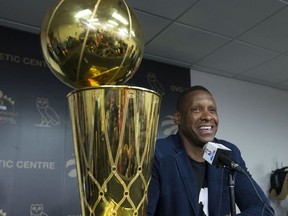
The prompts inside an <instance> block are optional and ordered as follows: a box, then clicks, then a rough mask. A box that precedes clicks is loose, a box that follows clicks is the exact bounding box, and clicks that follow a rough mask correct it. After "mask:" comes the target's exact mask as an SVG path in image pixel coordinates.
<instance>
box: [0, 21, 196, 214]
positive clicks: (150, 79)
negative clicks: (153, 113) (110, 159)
mask: <svg viewBox="0 0 288 216" xmlns="http://www.w3.org/2000/svg"><path fill="white" fill-rule="evenodd" d="M0 30H1V34H0V216H20V215H21V216H46V215H49V216H80V215H81V209H80V201H79V192H78V186H77V178H76V170H75V160H74V149H73V140H72V129H71V121H70V115H69V110H68V101H67V94H68V93H69V92H71V91H72V89H71V88H70V87H68V86H66V85H65V84H64V83H62V82H61V81H60V80H58V79H57V78H56V77H55V76H54V75H53V74H52V72H51V71H50V70H49V68H48V67H47V65H46V63H45V61H44V60H43V57H42V51H41V47H40V36H39V35H36V34H31V33H27V32H22V31H17V30H13V29H9V28H5V27H0ZM126 84H127V85H133V86H139V87H145V88H148V89H151V90H154V91H157V92H158V93H159V94H160V95H161V96H162V103H161V111H160V119H159V127H158V137H165V136H167V135H169V134H171V133H175V131H176V130H177V127H176V126H175V124H174V122H173V118H172V114H173V112H174V111H175V104H176V98H177V96H178V94H179V93H181V92H182V91H183V90H184V89H185V88H187V87H189V86H190V70H189V69H188V68H181V67H177V66H172V65H168V64H163V63H159V62H155V61H151V60H147V59H143V61H142V63H141V65H140V68H139V69H138V71H137V72H136V74H135V75H134V77H133V78H132V79H131V80H129V81H128V82H127V83H126Z"/></svg>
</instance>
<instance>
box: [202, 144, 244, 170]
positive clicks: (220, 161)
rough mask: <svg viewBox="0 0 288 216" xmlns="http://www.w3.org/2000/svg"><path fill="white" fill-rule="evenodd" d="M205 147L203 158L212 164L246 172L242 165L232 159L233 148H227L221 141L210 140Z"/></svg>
mask: <svg viewBox="0 0 288 216" xmlns="http://www.w3.org/2000/svg"><path fill="white" fill-rule="evenodd" d="M203 149H204V154H203V158H204V159H205V160H206V161H207V162H208V163H210V164H211V165H215V166H226V167H228V168H229V169H231V170H235V171H238V172H240V173H244V171H243V169H242V167H240V166H239V165H238V164H237V163H235V162H234V161H233V160H231V158H230V154H231V149H229V148H227V147H226V146H224V145H222V144H219V143H213V142H208V143H207V144H205V145H204V147H203Z"/></svg>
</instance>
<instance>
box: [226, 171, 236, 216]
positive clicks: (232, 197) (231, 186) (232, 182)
mask: <svg viewBox="0 0 288 216" xmlns="http://www.w3.org/2000/svg"><path fill="white" fill-rule="evenodd" d="M226 168H227V170H228V175H229V176H228V187H229V194H230V210H231V216H236V205H235V192H234V187H235V180H234V170H232V169H230V168H228V167H226Z"/></svg>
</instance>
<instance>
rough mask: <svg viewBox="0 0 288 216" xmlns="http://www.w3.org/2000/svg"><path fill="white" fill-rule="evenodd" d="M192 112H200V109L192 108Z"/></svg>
mask: <svg viewBox="0 0 288 216" xmlns="http://www.w3.org/2000/svg"><path fill="white" fill-rule="evenodd" d="M192 112H200V109H199V108H197V107H195V108H192Z"/></svg>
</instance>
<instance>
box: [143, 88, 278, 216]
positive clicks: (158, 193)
mask: <svg viewBox="0 0 288 216" xmlns="http://www.w3.org/2000/svg"><path fill="white" fill-rule="evenodd" d="M174 121H175V123H176V124H177V125H178V133H177V134H176V135H170V136H168V137H167V138H164V139H159V140H157V143H156V149H155V157H154V163H153V170H152V179H151V182H150V186H149V194H148V207H147V215H149V216H152V215H153V216H208V215H209V216H226V215H227V216H228V215H231V211H230V201H229V200H230V195H229V187H228V176H229V175H228V170H227V169H226V168H224V167H216V166H212V165H210V164H208V163H207V162H205V160H204V159H203V153H204V151H203V146H204V145H205V144H206V143H207V142H215V143H220V144H222V145H225V146H226V147H228V148H229V149H231V151H232V153H231V157H232V160H233V161H235V162H236V163H237V164H239V165H240V166H241V167H242V168H243V170H244V171H245V172H246V173H247V175H249V176H250V174H249V173H248V171H247V168H246V165H245V162H244V160H243V159H242V157H241V153H240V151H239V149H238V148H237V147H236V146H235V145H233V144H232V143H229V142H227V141H224V140H219V139H217V138H215V134H216V132H217V129H218V122H219V120H218V114H217V107H216V103H215V101H214V99H213V96H212V94H211V93H210V92H209V91H208V90H207V89H206V88H204V87H202V86H193V87H190V88H189V89H187V90H186V91H185V92H184V93H183V94H182V95H181V96H180V97H179V99H178V102H177V110H176V112H175V114H174ZM234 179H235V188H234V192H235V202H236V204H237V206H238V208H239V210H240V211H241V213H240V214H238V215H243V216H244V215H249V216H250V215H255V216H262V215H265V216H271V215H274V211H273V209H272V207H271V206H270V204H269V201H268V199H267V197H266V196H265V194H264V193H263V191H262V190H261V189H260V187H259V186H258V185H257V183H256V182H255V181H254V180H253V179H252V178H250V180H251V181H252V182H253V184H252V183H251V182H250V181H249V178H248V177H247V176H246V175H244V174H242V173H238V172H235V173H234ZM253 187H255V189H256V190H257V192H255V190H254V188H253Z"/></svg>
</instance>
